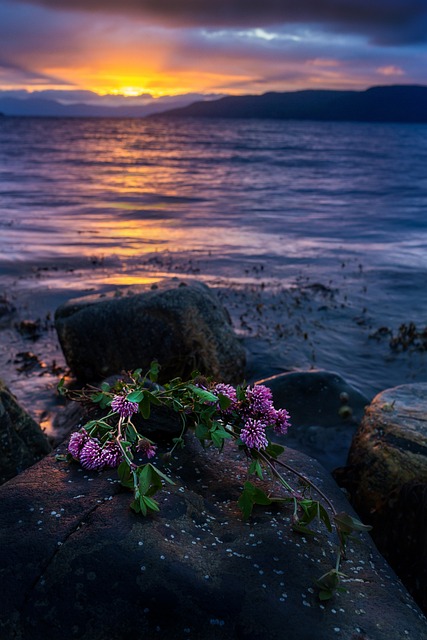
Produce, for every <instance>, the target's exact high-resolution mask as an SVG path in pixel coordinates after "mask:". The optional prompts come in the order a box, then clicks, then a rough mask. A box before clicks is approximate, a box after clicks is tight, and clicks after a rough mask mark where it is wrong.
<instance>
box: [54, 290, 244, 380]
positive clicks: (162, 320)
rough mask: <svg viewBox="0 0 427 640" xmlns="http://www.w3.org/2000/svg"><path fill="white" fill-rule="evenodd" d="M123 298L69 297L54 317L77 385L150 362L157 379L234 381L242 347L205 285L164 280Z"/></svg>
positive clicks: (240, 376) (239, 372) (239, 377)
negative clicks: (199, 376) (197, 376)
mask: <svg viewBox="0 0 427 640" xmlns="http://www.w3.org/2000/svg"><path fill="white" fill-rule="evenodd" d="M128 293H129V295H123V296H122V297H114V296H99V295H98V296H87V297H84V298H79V299H75V300H70V301H69V302H67V303H66V304H65V305H62V306H61V307H59V308H58V309H57V311H56V313H55V326H56V330H57V333H58V337H59V341H60V343H61V347H62V350H63V352H64V355H65V358H66V360H67V363H68V365H69V367H70V369H71V370H72V372H73V373H74V375H76V376H77V377H78V378H79V379H81V380H85V381H88V380H101V379H103V378H105V377H106V376H108V375H111V374H116V373H121V372H122V371H123V370H125V371H129V370H133V369H137V368H142V369H143V371H144V373H145V371H147V370H148V369H149V367H150V363H151V361H152V360H154V359H156V360H158V361H159V363H160V365H161V372H160V380H161V381H163V382H164V381H167V380H169V379H170V378H174V377H177V376H181V377H182V378H188V377H190V374H191V372H192V371H193V370H195V369H197V370H199V371H200V372H201V373H203V374H205V375H211V376H213V377H215V378H217V379H218V380H226V381H227V382H241V381H242V380H243V378H244V368H245V362H246V355H245V350H244V348H243V347H242V345H241V344H240V342H239V341H238V339H237V337H236V335H235V334H234V332H233V329H232V327H231V321H230V318H229V316H228V314H227V311H226V310H225V309H224V307H223V306H222V305H221V303H220V302H219V300H218V299H217V297H216V296H215V294H214V293H213V292H212V291H211V290H210V289H209V288H208V287H207V286H206V285H204V284H202V283H198V282H194V283H190V284H185V285H184V283H181V284H179V283H176V282H173V283H167V284H165V285H163V286H159V287H157V288H156V289H154V290H150V291H145V292H144V293H132V291H129V292H128Z"/></svg>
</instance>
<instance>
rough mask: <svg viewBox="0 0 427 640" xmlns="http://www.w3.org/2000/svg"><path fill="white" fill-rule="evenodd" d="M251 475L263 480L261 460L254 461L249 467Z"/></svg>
mask: <svg viewBox="0 0 427 640" xmlns="http://www.w3.org/2000/svg"><path fill="white" fill-rule="evenodd" d="M249 473H253V474H254V475H257V476H258V478H259V479H260V480H262V477H263V476H262V467H261V464H260V461H259V460H252V462H251V465H250V467H249Z"/></svg>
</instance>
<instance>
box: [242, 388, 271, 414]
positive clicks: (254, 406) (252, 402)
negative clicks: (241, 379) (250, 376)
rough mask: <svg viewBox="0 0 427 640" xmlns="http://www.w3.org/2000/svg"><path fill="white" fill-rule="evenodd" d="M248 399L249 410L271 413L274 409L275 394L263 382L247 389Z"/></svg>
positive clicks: (251, 411)
mask: <svg viewBox="0 0 427 640" xmlns="http://www.w3.org/2000/svg"><path fill="white" fill-rule="evenodd" d="M246 400H247V401H248V403H249V412H250V413H251V414H252V415H254V414H257V413H258V414H259V413H261V414H269V412H271V409H273V395H272V393H271V389H269V388H268V387H266V386H264V385H263V384H255V385H254V386H253V387H248V388H247V389H246Z"/></svg>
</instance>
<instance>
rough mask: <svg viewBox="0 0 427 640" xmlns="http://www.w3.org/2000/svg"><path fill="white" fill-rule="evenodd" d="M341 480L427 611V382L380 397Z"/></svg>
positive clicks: (363, 425) (356, 439)
mask: <svg viewBox="0 0 427 640" xmlns="http://www.w3.org/2000/svg"><path fill="white" fill-rule="evenodd" d="M339 482H340V484H342V485H343V486H345V487H346V489H347V490H348V491H349V492H350V495H351V501H352V503H353V505H354V506H355V508H356V509H357V511H358V512H359V513H360V514H361V515H362V517H363V518H364V519H365V520H366V521H369V522H371V523H372V524H373V525H374V531H373V536H374V539H375V541H376V543H377V545H378V547H379V549H380V550H381V552H382V553H383V554H384V555H385V556H386V557H387V559H388V560H389V562H390V563H391V564H392V565H393V567H395V569H396V571H398V572H399V575H400V577H401V578H402V580H404V582H405V584H406V585H407V586H408V588H409V589H410V591H411V593H412V594H413V595H414V597H415V598H416V599H417V601H418V602H419V604H420V605H421V606H422V608H423V609H424V610H425V611H427V515H426V514H427V384H425V383H418V384H407V385H402V386H399V387H394V388H393V389H387V390H386V391H383V392H382V393H380V394H379V395H377V396H376V397H375V398H374V400H373V401H372V403H371V404H370V405H369V407H367V409H366V413H365V416H364V418H363V420H362V422H361V424H360V427H359V429H358V430H357V433H356V435H355V437H354V439H353V443H352V445H351V449H350V453H349V457H348V464H347V467H346V468H345V469H344V470H342V472H341V473H340V476H339Z"/></svg>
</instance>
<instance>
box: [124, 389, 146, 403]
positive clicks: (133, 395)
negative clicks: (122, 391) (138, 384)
mask: <svg viewBox="0 0 427 640" xmlns="http://www.w3.org/2000/svg"><path fill="white" fill-rule="evenodd" d="M143 397H144V392H143V391H142V390H141V389H135V391H131V392H130V393H129V394H128V395H127V396H126V400H129V402H141V400H142V398H143Z"/></svg>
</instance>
